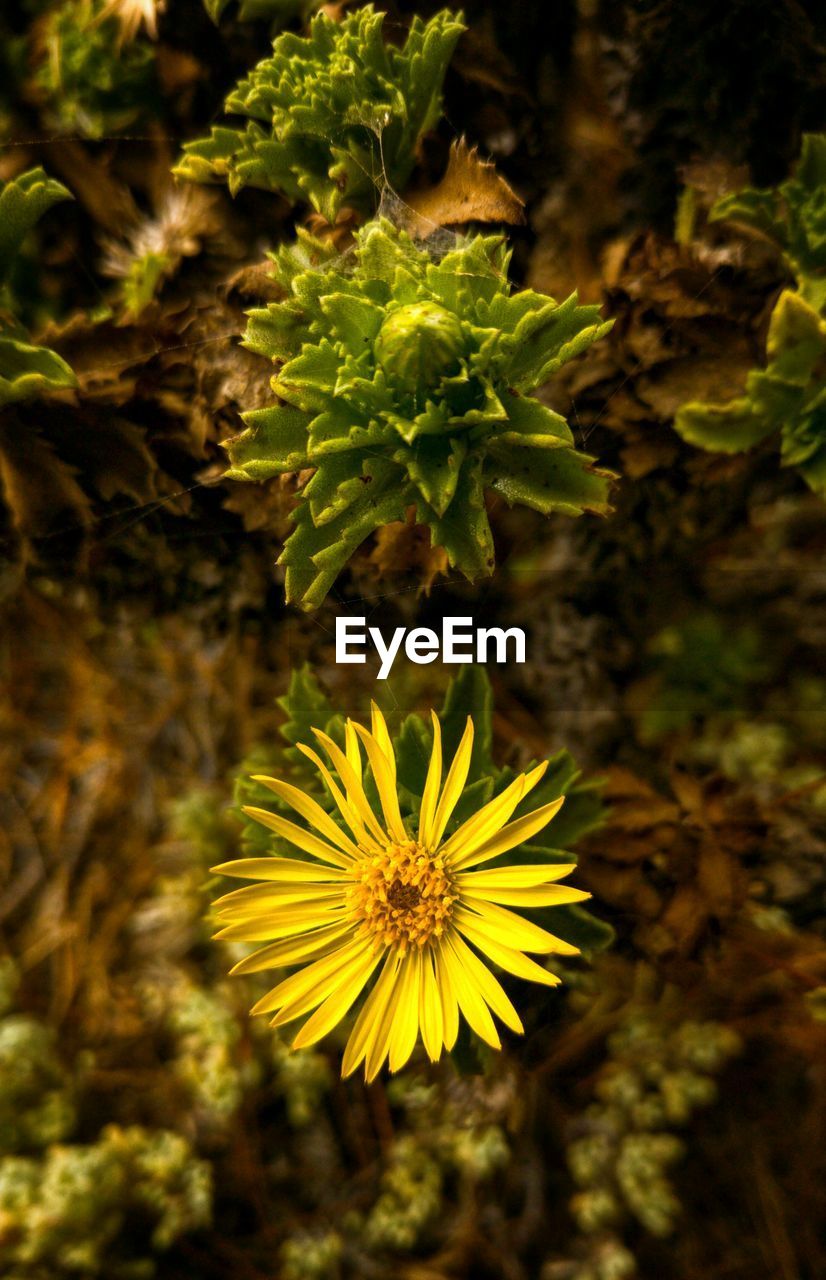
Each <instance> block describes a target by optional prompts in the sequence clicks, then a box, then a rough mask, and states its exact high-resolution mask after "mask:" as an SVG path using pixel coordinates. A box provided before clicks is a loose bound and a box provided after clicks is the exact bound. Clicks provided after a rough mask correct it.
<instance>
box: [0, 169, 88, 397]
mask: <svg viewBox="0 0 826 1280" xmlns="http://www.w3.org/2000/svg"><path fill="white" fill-rule="evenodd" d="M70 199H71V195H70V193H69V192H68V191H67V190H66V188H65V187H64V186H63V185H62V184H61V183H59V182H55V181H54V179H52V178H49V177H47V176H46V174H45V173H44V171H43V170H42V169H40V168H38V169H29V170H28V171H27V172H26V173H22V174H21V175H20V176H19V177H18V178H13V179H11V180H10V181H9V182H6V183H5V184H3V186H2V188H0V409H2V408H3V406H4V405H7V404H14V403H16V402H18V401H21V400H28V399H30V398H31V397H33V396H38V395H42V394H43V393H44V392H47V391H58V390H61V389H62V388H64V387H73V386H74V385H75V381H76V380H75V375H74V373H73V372H72V370H71V369H70V368H69V366H68V364H67V363H66V361H65V360H63V359H62V358H61V357H60V356H59V355H57V353H56V352H54V351H50V350H49V349H48V348H47V347H40V346H36V345H35V344H33V343H32V342H31V341H30V340H29V336H28V334H27V333H26V331H25V329H24V328H23V327H22V326H21V325H20V324H19V323H18V322H17V321H16V320H15V318H14V315H13V308H14V298H13V293H12V289H11V287H10V277H11V276H12V273H13V269H14V265H15V261H16V259H17V256H18V253H19V251H20V248H21V246H22V244H23V241H24V240H25V238H26V236H27V235H28V234H29V232H30V231H31V230H32V228H33V227H34V226H35V224H36V223H37V222H38V221H39V220H40V218H42V216H43V214H44V213H46V212H47V210H49V209H50V208H51V207H52V205H54V204H57V203H58V202H59V201H61V200H70Z"/></svg>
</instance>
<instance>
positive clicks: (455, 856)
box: [442, 761, 548, 868]
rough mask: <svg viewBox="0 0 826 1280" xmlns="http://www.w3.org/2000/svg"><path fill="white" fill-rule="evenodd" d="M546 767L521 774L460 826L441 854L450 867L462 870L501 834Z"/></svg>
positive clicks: (542, 765) (542, 766)
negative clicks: (476, 854)
mask: <svg viewBox="0 0 826 1280" xmlns="http://www.w3.org/2000/svg"><path fill="white" fill-rule="evenodd" d="M547 767H548V765H547V761H545V762H544V763H543V764H541V765H538V766H537V768H536V769H533V770H531V772H530V773H528V774H524V773H523V774H520V775H519V777H518V778H514V780H513V782H511V783H510V784H509V786H507V787H505V790H504V791H503V792H501V794H500V795H498V796H494V798H493V799H492V800H489V801H488V803H487V804H486V805H483V806H482V808H481V809H480V810H479V811H478V813H475V814H474V815H473V817H472V818H468V820H467V822H463V823H462V825H461V827H460V828H459V830H458V831H455V832H454V833H453V835H452V836H451V837H450V839H449V840H447V841H446V842H445V845H444V848H443V850H442V852H443V853H444V855H445V857H446V858H448V859H449V861H450V863H451V865H452V866H453V867H457V868H458V867H461V866H464V864H465V862H467V861H468V860H469V859H470V858H471V857H472V856H473V854H474V853H475V851H476V850H477V849H478V848H479V847H480V846H482V845H484V844H485V842H486V841H487V840H489V839H490V838H491V837H492V836H494V835H495V834H496V833H497V832H498V831H500V830H501V828H502V827H503V826H504V824H505V823H506V822H507V820H508V818H509V817H510V816H511V814H512V813H513V811H514V810H515V809H516V808H517V806H518V805H519V803H520V802H521V801H522V800H523V799H524V798H525V796H526V795H527V794H528V792H529V791H531V790H533V788H534V787H535V786H536V784H537V783H538V782H539V781H540V779H541V777H542V775H543V774H544V772H545V770H546V769H547Z"/></svg>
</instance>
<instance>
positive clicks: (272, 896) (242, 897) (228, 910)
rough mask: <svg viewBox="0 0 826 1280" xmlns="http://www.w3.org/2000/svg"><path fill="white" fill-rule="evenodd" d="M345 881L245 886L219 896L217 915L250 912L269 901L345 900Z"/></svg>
mask: <svg viewBox="0 0 826 1280" xmlns="http://www.w3.org/2000/svg"><path fill="white" fill-rule="evenodd" d="M345 892H346V890H345V887H344V885H343V884H248V885H246V886H245V887H244V888H243V889H233V891H232V893H225V894H224V896H223V897H222V898H216V900H215V902H213V904H212V909H213V911H215V912H216V914H217V915H219V916H221V917H224V916H231V915H235V916H237V915H240V914H243V913H247V914H249V913H250V910H251V909H252V910H253V911H255V910H256V908H260V907H262V906H263V905H265V904H267V903H270V904H271V905H272V907H273V908H275V909H279V908H281V907H289V906H298V904H299V903H301V902H303V903H305V904H307V905H309V904H310V903H311V902H324V901H325V900H326V899H331V898H340V899H341V900H342V902H343V901H344V895H345Z"/></svg>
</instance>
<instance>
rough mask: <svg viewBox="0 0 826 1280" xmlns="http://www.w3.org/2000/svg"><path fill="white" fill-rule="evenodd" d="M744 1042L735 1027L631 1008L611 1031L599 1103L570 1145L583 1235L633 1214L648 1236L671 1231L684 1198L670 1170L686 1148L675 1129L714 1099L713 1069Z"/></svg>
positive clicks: (587, 1114)
mask: <svg viewBox="0 0 826 1280" xmlns="http://www.w3.org/2000/svg"><path fill="white" fill-rule="evenodd" d="M739 1048H740V1042H739V1039H738V1037H737V1036H736V1034H735V1033H734V1032H733V1031H731V1030H730V1029H729V1028H728V1027H725V1026H722V1025H720V1024H717V1023H711V1022H704V1023H700V1022H683V1023H681V1024H679V1025H677V1026H676V1027H673V1026H672V1027H670V1026H669V1025H668V1022H667V1021H666V1020H664V1019H662V1018H659V1017H657V1016H656V1015H655V1014H651V1013H647V1012H645V1011H643V1010H641V1009H636V1008H632V1009H631V1011H630V1012H629V1015H628V1016H627V1017H626V1018H625V1019H624V1021H623V1022H622V1024H621V1025H620V1027H619V1028H618V1030H617V1031H615V1032H614V1033H613V1034H612V1035H611V1036H610V1037H609V1040H608V1052H609V1059H608V1063H607V1065H606V1067H605V1068H604V1069H603V1071H602V1073H601V1075H600V1078H599V1080H598V1083H597V1086H596V1099H597V1100H596V1101H595V1102H594V1103H593V1104H592V1105H591V1106H590V1107H589V1108H588V1110H587V1111H586V1112H585V1114H584V1116H583V1117H582V1120H581V1122H580V1123H579V1124H578V1125H577V1130H578V1134H577V1136H576V1137H574V1139H573V1141H572V1142H571V1143H570V1144H569V1146H568V1164H569V1167H570V1169H571V1173H572V1175H573V1178H574V1181H575V1182H576V1184H577V1185H578V1187H579V1188H580V1191H579V1192H578V1193H577V1195H576V1196H575V1198H574V1200H573V1201H572V1204H571V1209H572V1212H573V1215H574V1218H575V1220H576V1222H577V1225H578V1226H579V1228H580V1230H581V1231H582V1232H583V1233H585V1234H591V1233H598V1232H601V1231H605V1230H610V1229H612V1228H614V1227H616V1226H617V1225H618V1224H619V1223H621V1222H623V1221H624V1220H625V1219H626V1218H627V1217H629V1216H631V1217H633V1218H635V1219H636V1220H637V1221H638V1222H639V1223H640V1225H641V1226H642V1227H643V1228H644V1229H645V1230H646V1231H647V1232H649V1233H650V1234H651V1235H654V1236H667V1235H669V1234H670V1233H671V1231H672V1230H673V1228H674V1224H675V1220H676V1218H677V1215H678V1214H679V1211H680V1204H679V1200H678V1199H677V1196H676V1195H675V1193H674V1190H673V1188H672V1187H671V1184H670V1182H669V1179H668V1175H667V1170H668V1168H669V1166H670V1165H672V1164H673V1163H674V1162H675V1161H676V1160H678V1159H679V1158H680V1157H681V1156H682V1154H683V1151H684V1147H683V1143H682V1142H681V1141H680V1139H679V1138H678V1137H677V1136H676V1135H675V1134H674V1133H673V1132H672V1130H673V1129H675V1128H681V1127H682V1126H684V1125H686V1124H687V1123H688V1121H689V1120H690V1119H691V1116H692V1115H693V1114H694V1112H695V1111H697V1110H698V1109H699V1108H701V1107H705V1106H708V1105H710V1104H711V1103H712V1102H714V1100H715V1099H716V1097H717V1087H716V1084H715V1081H714V1076H715V1075H717V1074H718V1073H719V1072H720V1071H721V1070H722V1069H723V1067H724V1066H725V1065H726V1063H727V1061H728V1060H729V1059H730V1058H731V1057H732V1056H733V1055H734V1054H736V1053H737V1052H738V1050H739Z"/></svg>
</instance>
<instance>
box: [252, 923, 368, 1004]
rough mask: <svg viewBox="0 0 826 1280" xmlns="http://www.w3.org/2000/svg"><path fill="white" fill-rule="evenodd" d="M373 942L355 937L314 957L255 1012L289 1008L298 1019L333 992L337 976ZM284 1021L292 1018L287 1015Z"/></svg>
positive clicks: (267, 996)
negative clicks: (306, 1001) (305, 1004)
mask: <svg viewBox="0 0 826 1280" xmlns="http://www.w3.org/2000/svg"><path fill="white" fill-rule="evenodd" d="M369 945H370V944H369V941H368V939H367V938H364V937H358V938H351V939H350V941H349V942H345V943H344V945H343V946H341V947H338V948H336V950H335V951H332V952H331V953H330V954H329V955H327V956H322V957H321V958H320V959H319V960H314V961H313V962H312V964H308V965H304V967H303V968H301V969H297V970H296V972H295V973H291V974H290V976H289V977H288V978H284V979H283V980H282V981H281V982H279V983H278V985H277V986H276V987H273V989H272V991H269V992H268V993H267V995H265V996H264V997H263V999H261V1000H259V1001H258V1003H257V1004H255V1005H253V1008H252V1012H253V1013H254V1014H259V1013H272V1012H273V1011H274V1010H276V1009H281V1010H287V1009H289V1010H290V1012H291V1016H292V1017H295V1018H297V1017H300V1015H301V1014H302V1013H305V1012H307V1010H308V1009H314V1008H315V1006H316V1005H318V1004H321V1002H322V1000H324V999H325V998H326V996H327V995H329V993H330V991H331V990H332V989H333V986H334V985H336V982H335V979H337V978H338V977H339V976H340V975H341V973H342V972H343V971H344V970H345V968H346V966H347V965H348V964H349V963H350V962H351V960H353V959H355V958H357V957H359V956H362V955H364V954H365V953H366V952H367V951H368V950H369ZM307 998H309V999H310V1001H311V1003H310V1004H309V1005H307V1006H306V1008H305V1007H304V1001H305V1000H306V999H307ZM284 1021H285V1022H286V1021H288V1019H287V1018H285V1019H284Z"/></svg>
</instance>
